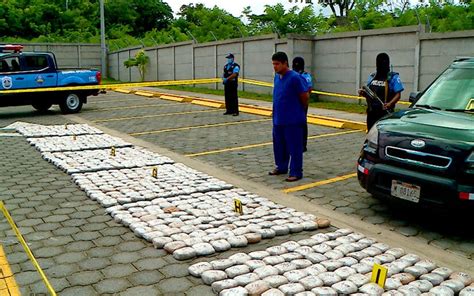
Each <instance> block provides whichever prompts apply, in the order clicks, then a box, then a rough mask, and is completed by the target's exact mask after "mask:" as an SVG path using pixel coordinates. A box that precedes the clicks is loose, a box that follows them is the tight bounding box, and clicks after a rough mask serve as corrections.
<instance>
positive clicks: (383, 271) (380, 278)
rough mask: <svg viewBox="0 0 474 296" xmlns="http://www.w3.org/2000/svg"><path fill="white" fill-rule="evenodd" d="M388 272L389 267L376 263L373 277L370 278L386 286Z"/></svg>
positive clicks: (373, 281) (381, 285)
mask: <svg viewBox="0 0 474 296" xmlns="http://www.w3.org/2000/svg"><path fill="white" fill-rule="evenodd" d="M387 272H388V268H387V267H385V266H382V265H380V264H377V263H375V264H374V268H373V269H372V278H371V279H370V281H371V282H372V283H376V284H377V285H379V286H380V287H382V288H384V287H385V280H386V279H387Z"/></svg>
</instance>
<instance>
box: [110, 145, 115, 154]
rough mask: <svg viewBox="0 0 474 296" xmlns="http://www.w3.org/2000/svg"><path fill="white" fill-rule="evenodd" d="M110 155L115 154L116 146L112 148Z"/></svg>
mask: <svg viewBox="0 0 474 296" xmlns="http://www.w3.org/2000/svg"><path fill="white" fill-rule="evenodd" d="M110 156H115V147H112V148H111V149H110Z"/></svg>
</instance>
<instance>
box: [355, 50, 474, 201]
mask: <svg viewBox="0 0 474 296" xmlns="http://www.w3.org/2000/svg"><path fill="white" fill-rule="evenodd" d="M410 101H411V102H412V106H410V108H409V109H407V110H402V111H399V112H395V113H393V114H390V115H387V116H385V117H384V118H382V119H381V120H380V121H378V122H377V124H376V125H374V127H373V128H372V129H371V130H370V131H369V132H368V134H367V139H366V141H365V143H364V146H363V148H362V151H361V155H360V157H359V159H358V165H357V175H358V179H359V183H360V184H361V186H362V187H364V188H365V189H366V190H367V191H368V192H369V193H371V194H372V195H374V196H375V197H382V198H389V199H391V200H392V201H400V202H402V204H403V203H408V204H412V205H415V204H416V205H419V206H429V207H432V206H440V207H442V208H450V207H456V208H459V206H461V208H474V207H473V206H474V58H460V59H457V60H456V61H454V62H453V63H452V64H451V66H450V67H449V68H448V69H446V71H444V72H443V73H442V74H441V75H440V76H439V77H438V78H437V79H436V80H435V81H434V82H433V83H432V84H431V85H430V86H429V87H428V88H427V89H426V90H425V91H424V92H422V93H414V94H411V95H410Z"/></svg>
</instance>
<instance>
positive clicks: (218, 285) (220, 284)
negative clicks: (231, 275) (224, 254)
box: [211, 279, 238, 294]
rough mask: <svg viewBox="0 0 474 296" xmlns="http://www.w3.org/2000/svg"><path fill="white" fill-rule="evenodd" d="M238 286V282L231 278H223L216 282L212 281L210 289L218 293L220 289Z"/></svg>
mask: <svg viewBox="0 0 474 296" xmlns="http://www.w3.org/2000/svg"><path fill="white" fill-rule="evenodd" d="M237 286H238V283H237V282H236V281H235V280H233V279H225V280H221V281H217V282H213V283H212V285H211V287H212V291H214V292H215V293H217V294H219V293H220V292H221V291H222V290H225V289H230V288H235V287H237Z"/></svg>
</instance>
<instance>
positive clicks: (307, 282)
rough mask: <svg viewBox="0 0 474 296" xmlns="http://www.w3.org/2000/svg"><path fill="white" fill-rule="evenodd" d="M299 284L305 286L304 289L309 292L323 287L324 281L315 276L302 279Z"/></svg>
mask: <svg viewBox="0 0 474 296" xmlns="http://www.w3.org/2000/svg"><path fill="white" fill-rule="evenodd" d="M299 282H300V284H302V285H303V287H304V288H305V289H306V290H307V291H311V290H312V289H314V288H316V287H321V286H322V285H323V284H324V283H323V281H322V280H321V279H320V278H319V277H317V276H315V275H309V276H306V277H304V278H302V279H300V281H299Z"/></svg>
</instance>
